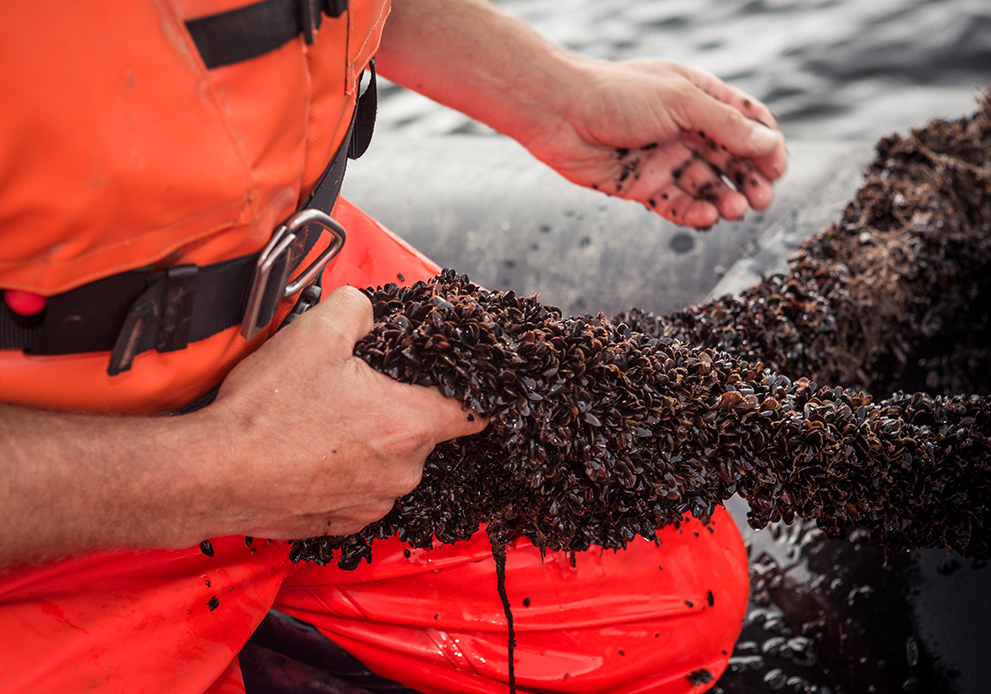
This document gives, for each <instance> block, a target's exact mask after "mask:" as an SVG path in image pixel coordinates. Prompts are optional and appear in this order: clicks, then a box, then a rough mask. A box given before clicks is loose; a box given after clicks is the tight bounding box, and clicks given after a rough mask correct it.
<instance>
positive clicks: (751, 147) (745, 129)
mask: <svg viewBox="0 0 991 694" xmlns="http://www.w3.org/2000/svg"><path fill="white" fill-rule="evenodd" d="M751 109H752V110H754V109H755V105H754V104H752V105H751ZM759 118H760V116H759V115H757V116H755V117H754V118H749V117H747V116H746V115H744V114H743V113H742V112H741V111H740V110H739V109H737V108H736V107H734V106H733V105H730V104H727V103H724V102H723V101H720V100H719V99H716V98H714V97H712V96H709V95H708V94H706V93H705V92H703V91H701V90H695V92H694V93H693V94H692V95H691V97H690V98H688V99H687V100H686V102H685V103H684V104H683V105H682V108H681V109H680V113H679V116H678V118H677V120H678V125H679V126H680V127H681V128H682V130H687V131H689V132H694V133H698V134H701V135H703V136H704V137H705V138H707V139H709V140H712V141H714V142H716V143H717V144H719V145H722V146H723V147H725V148H726V150H727V151H728V152H729V153H730V154H733V155H735V156H738V157H743V158H746V159H752V160H753V161H754V163H756V164H757V167H758V169H759V170H760V172H761V173H762V174H763V175H764V176H765V177H767V178H768V180H775V179H777V178H778V177H780V176H781V174H783V173H784V171H785V169H786V168H787V162H788V154H787V151H786V149H785V140H784V136H783V135H782V134H781V131H780V130H778V129H777V127H774V126H773V125H771V124H773V123H774V119H773V117H772V116H770V115H768V116H767V119H766V120H764V122H761V120H760V119H759Z"/></svg>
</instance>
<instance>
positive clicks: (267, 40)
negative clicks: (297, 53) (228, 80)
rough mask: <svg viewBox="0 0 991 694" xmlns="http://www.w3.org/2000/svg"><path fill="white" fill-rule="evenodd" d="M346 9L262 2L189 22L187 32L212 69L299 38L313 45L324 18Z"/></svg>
mask: <svg viewBox="0 0 991 694" xmlns="http://www.w3.org/2000/svg"><path fill="white" fill-rule="evenodd" d="M347 8H348V2H347V0H262V2H256V3H254V4H253V5H247V6H245V7H239V8H237V9H235V10H230V11H229V12H221V13H220V14H214V15H210V16H209V17H201V18H200V19H193V20H190V21H188V22H186V28H187V29H188V30H189V34H190V36H192V38H193V42H194V43H195V44H196V49H197V50H198V51H199V53H200V56H201V57H202V58H203V62H204V63H206V66H207V67H208V68H210V69H213V68H215V67H220V66H222V65H230V64H232V63H239V62H241V61H243V60H250V59H251V58H257V57H258V56H260V55H265V54H266V53H269V52H271V51H274V50H276V49H278V48H281V47H282V46H284V45H285V44H286V43H288V42H289V41H291V40H292V39H294V38H296V37H297V36H299V35H300V34H303V36H304V38H305V39H306V43H307V44H312V43H313V36H314V34H315V32H316V30H317V29H319V28H320V23H321V20H322V18H323V15H324V14H326V15H329V16H331V17H339V16H340V15H342V14H343V13H344V12H345V11H346V10H347Z"/></svg>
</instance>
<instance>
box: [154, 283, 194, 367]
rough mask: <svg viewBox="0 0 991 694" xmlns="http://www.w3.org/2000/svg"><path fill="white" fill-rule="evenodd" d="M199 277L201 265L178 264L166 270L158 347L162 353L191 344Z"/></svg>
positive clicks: (156, 347)
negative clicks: (190, 335)
mask: <svg viewBox="0 0 991 694" xmlns="http://www.w3.org/2000/svg"><path fill="white" fill-rule="evenodd" d="M199 278H200V272H199V268H198V267H196V266H195V265H177V266H176V267H170V268H169V269H168V270H167V271H166V279H165V289H164V291H163V294H162V315H161V324H160V325H159V327H158V344H157V345H156V346H155V349H157V350H158V351H159V352H174V351H176V350H178V349H185V347H186V345H188V344H189V333H190V329H191V328H192V326H193V305H194V304H195V303H196V285H197V283H198V282H199Z"/></svg>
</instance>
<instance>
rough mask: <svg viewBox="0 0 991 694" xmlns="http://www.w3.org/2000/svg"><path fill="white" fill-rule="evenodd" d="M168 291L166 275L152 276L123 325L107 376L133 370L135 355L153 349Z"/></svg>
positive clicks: (132, 305)
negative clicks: (132, 364)
mask: <svg viewBox="0 0 991 694" xmlns="http://www.w3.org/2000/svg"><path fill="white" fill-rule="evenodd" d="M164 291H165V273H164V272H162V273H156V274H155V275H152V279H151V281H150V282H149V283H148V288H147V289H145V291H144V293H142V294H141V296H139V297H138V298H137V299H135V300H134V303H133V304H131V310H130V311H128V312H127V318H125V319H124V325H123V327H121V329H120V333H119V334H118V335H117V343H116V344H115V345H114V349H113V352H111V354H110V364H109V365H108V366H107V373H108V374H110V375H111V376H116V375H117V374H119V373H121V372H122V371H128V370H129V369H130V368H131V362H132V361H133V360H134V357H135V355H138V354H141V352H145V351H147V350H149V349H151V348H153V347H154V346H155V344H156V342H157V341H158V326H159V323H160V319H161V310H162V308H161V306H162V294H163V293H164Z"/></svg>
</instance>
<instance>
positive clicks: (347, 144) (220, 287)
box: [0, 68, 376, 375]
mask: <svg viewBox="0 0 991 694" xmlns="http://www.w3.org/2000/svg"><path fill="white" fill-rule="evenodd" d="M371 73H372V84H374V68H372V70H371ZM375 108H376V104H375V90H374V88H373V86H371V85H370V86H369V87H368V88H367V89H366V90H365V92H364V94H362V95H361V97H360V98H359V100H358V103H357V105H356V108H355V112H354V115H353V116H352V119H351V125H350V128H349V129H348V133H347V135H346V136H345V138H344V140H343V142H342V143H341V145H340V147H338V149H337V152H336V153H335V154H334V156H333V158H332V159H331V161H330V163H329V164H328V166H327V168H326V169H325V170H324V172H323V174H322V175H321V177H320V179H319V181H317V184H316V185H315V186H314V188H313V191H312V193H311V194H310V196H309V197H308V198H307V199H306V200H305V201H304V202H303V203H302V204H301V205H300V206H299V207H298V208H297V212H298V211H300V210H303V209H317V210H320V211H322V212H324V213H326V214H328V215H329V214H330V211H331V209H333V207H334V204H335V202H336V201H337V197H338V196H339V195H340V191H341V184H342V183H343V181H344V171H345V169H346V168H347V160H348V155H349V153H350V152H351V151H352V150H353V149H354V147H353V144H354V143H353V140H355V139H357V136H356V133H357V132H358V126H357V124H358V123H359V122H367V119H368V116H367V115H363V112H364V111H365V110H370V111H371V113H372V116H371V117H372V119H374V113H375ZM370 135H371V132H370V129H369V128H368V126H367V124H366V125H365V127H364V129H363V130H362V133H361V136H362V137H363V138H368V137H370ZM367 146H368V143H367V141H365V142H362V143H359V149H360V151H364V149H365V148H366V147H367ZM311 236H312V238H311V237H306V238H304V239H302V241H301V243H300V244H298V245H297V246H295V247H294V248H293V252H292V253H290V254H289V255H287V256H282V257H281V258H280V262H286V263H288V264H289V266H290V270H292V269H295V268H297V267H298V266H299V265H300V264H301V263H302V261H303V259H304V258H305V257H306V255H307V254H308V253H309V252H310V250H312V249H313V247H314V246H315V245H316V243H317V241H318V238H319V235H318V234H312V235H311ZM257 259H258V254H252V255H247V256H241V257H240V258H234V259H231V260H226V261H222V262H219V263H214V264H212V265H204V266H196V265H180V266H175V267H170V268H168V269H166V270H160V271H154V270H131V271H128V272H122V273H118V274H116V275H111V276H110V277H104V278H103V279H99V280H96V281H94V282H90V283H89V284H85V285H82V286H80V287H77V288H75V289H72V290H69V291H67V292H64V293H62V294H57V295H55V296H52V297H49V299H48V303H47V305H46V307H45V310H44V311H42V313H40V314H38V315H36V316H21V315H18V314H16V313H14V312H13V311H11V310H10V308H8V306H7V304H6V303H5V302H3V301H0V349H22V350H24V351H25V352H27V353H29V354H32V355H54V354H73V353H79V352H101V351H107V350H109V351H111V359H110V365H109V367H108V369H107V371H108V373H110V374H111V375H116V374H117V373H120V372H121V371H126V370H128V369H129V368H130V366H131V360H132V359H133V358H134V356H135V355H137V354H140V353H142V352H145V351H148V350H151V349H156V350H158V351H159V352H169V351H174V350H178V349H183V348H185V347H186V345H188V344H189V343H190V342H197V341H199V340H203V339H205V338H207V337H210V336H211V335H215V334H217V333H218V332H221V331H222V330H226V329H228V328H231V327H233V326H235V325H238V324H239V323H241V321H242V320H243V318H244V313H245V309H246V307H247V303H248V294H249V291H250V288H251V282H252V278H253V275H254V271H255V266H256V263H257ZM276 274H278V273H276Z"/></svg>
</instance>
